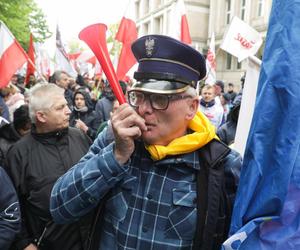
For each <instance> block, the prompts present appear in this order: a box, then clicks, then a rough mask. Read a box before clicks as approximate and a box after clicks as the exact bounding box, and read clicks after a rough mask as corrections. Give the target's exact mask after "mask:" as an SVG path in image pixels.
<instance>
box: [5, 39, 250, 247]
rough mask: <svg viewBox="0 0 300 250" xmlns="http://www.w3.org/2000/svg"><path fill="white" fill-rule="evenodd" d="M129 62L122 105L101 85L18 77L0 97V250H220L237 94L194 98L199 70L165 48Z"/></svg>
mask: <svg viewBox="0 0 300 250" xmlns="http://www.w3.org/2000/svg"><path fill="white" fill-rule="evenodd" d="M149 41H150V42H151V43H149ZM147 44H148V45H147ZM149 44H152V45H151V46H149ZM132 51H133V54H134V56H135V57H136V59H137V61H138V63H139V67H138V69H137V71H136V72H135V74H134V79H133V80H131V81H128V82H123V81H120V82H119V83H120V87H121V88H122V90H123V93H124V95H125V96H126V99H127V103H125V104H122V105H119V104H118V101H117V100H116V98H115V96H114V93H113V92H112V89H111V88H110V85H109V83H108V81H107V80H104V79H102V78H100V79H96V78H92V79H88V78H85V77H83V76H82V75H81V74H80V73H79V72H78V76H77V77H76V79H73V78H72V77H70V76H69V75H68V74H67V73H66V72H64V71H55V72H54V73H53V75H52V76H51V77H49V79H47V81H45V79H43V80H36V79H35V78H34V76H32V77H31V78H30V84H26V85H25V84H24V77H22V76H20V75H14V76H13V78H12V79H11V82H10V84H9V86H7V87H5V88H3V89H1V90H0V111H1V124H0V153H1V154H0V164H1V165H0V167H3V168H4V169H5V171H4V170H3V169H2V168H0V179H1V182H0V183H1V184H0V185H1V191H0V208H1V210H0V232H1V234H0V235H1V236H0V249H10V250H16V249H18V250H19V249H22V250H23V249H26V250H37V249H41V250H50V249H51V250H53V249H54V250H56V249H57V250H60V249H62V250H63V249H64V250H84V249H89V250H91V249H95V250H96V249H97V250H98V249H145V250H146V249H163V248H166V249H174V250H175V249H200V247H201V249H208V250H210V249H213V250H215V249H219V248H220V246H221V243H222V242H223V241H224V240H225V239H226V237H227V233H228V227H229V224H230V214H231V210H232V206H233V202H234V197H235V192H236V189H237V186H238V181H239V173H240V168H241V157H240V156H239V154H238V153H237V152H235V151H234V150H233V149H231V148H230V147H229V146H230V145H232V143H233V142H234V135H235V130H236V125H237V120H238V115H239V106H240V102H241V96H242V91H240V92H239V93H236V92H235V90H234V87H235V86H234V85H233V84H232V83H229V84H227V86H226V88H225V84H224V82H223V81H216V83H215V85H207V84H203V86H202V88H201V92H200V95H199V93H197V91H196V83H197V82H199V81H200V80H203V78H204V77H205V75H206V66H205V59H204V57H203V56H202V55H201V54H200V53H199V52H198V51H196V50H194V49H193V48H191V47H190V46H188V45H185V44H183V43H181V42H179V41H177V40H175V39H173V38H170V37H167V36H160V35H149V36H145V37H141V38H139V39H137V41H135V42H134V43H133V45H132ZM241 80H242V81H243V80H244V78H243V79H241ZM242 83H243V82H242ZM225 89H226V91H225ZM2 180H3V181H2ZM2 232H3V233H2ZM2 235H3V237H2ZM4 235H5V236H4Z"/></svg>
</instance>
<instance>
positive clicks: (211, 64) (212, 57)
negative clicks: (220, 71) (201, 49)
mask: <svg viewBox="0 0 300 250" xmlns="http://www.w3.org/2000/svg"><path fill="white" fill-rule="evenodd" d="M216 69H217V64H216V52H215V33H214V32H213V33H212V35H211V38H210V45H209V48H208V51H207V56H206V72H207V75H206V79H205V83H206V84H210V85H213V84H215V82H216Z"/></svg>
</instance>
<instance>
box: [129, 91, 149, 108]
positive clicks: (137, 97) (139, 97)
mask: <svg viewBox="0 0 300 250" xmlns="http://www.w3.org/2000/svg"><path fill="white" fill-rule="evenodd" d="M128 97H129V98H128V99H129V103H130V105H131V106H134V107H138V106H139V105H141V104H142V103H143V102H144V99H145V96H144V94H143V93H142V92H135V91H132V92H129V93H128Z"/></svg>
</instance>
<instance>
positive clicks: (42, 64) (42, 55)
mask: <svg viewBox="0 0 300 250" xmlns="http://www.w3.org/2000/svg"><path fill="white" fill-rule="evenodd" d="M34 45H35V55H36V58H35V65H36V70H37V72H39V73H40V74H41V75H42V76H43V77H46V79H49V77H50V75H51V74H52V73H53V67H52V70H51V59H50V56H49V54H48V50H47V49H46V48H45V45H44V44H41V43H35V44H34ZM52 66H53V65H52Z"/></svg>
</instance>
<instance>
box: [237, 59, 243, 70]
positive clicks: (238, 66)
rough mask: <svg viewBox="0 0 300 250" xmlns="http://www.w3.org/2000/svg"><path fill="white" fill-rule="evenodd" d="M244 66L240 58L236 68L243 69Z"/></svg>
mask: <svg viewBox="0 0 300 250" xmlns="http://www.w3.org/2000/svg"><path fill="white" fill-rule="evenodd" d="M241 68H242V62H239V61H238V60H237V61H236V69H241Z"/></svg>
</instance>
